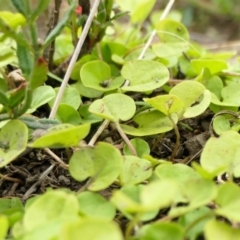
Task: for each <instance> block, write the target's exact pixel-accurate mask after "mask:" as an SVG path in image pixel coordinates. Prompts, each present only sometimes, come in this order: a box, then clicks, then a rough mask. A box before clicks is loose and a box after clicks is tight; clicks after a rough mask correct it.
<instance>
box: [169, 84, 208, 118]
mask: <svg viewBox="0 0 240 240" xmlns="http://www.w3.org/2000/svg"><path fill="white" fill-rule="evenodd" d="M170 94H173V95H176V96H178V97H179V98H180V99H181V100H182V101H183V103H184V108H185V109H186V110H185V112H184V114H183V117H184V118H192V117H196V116H198V115H200V114H201V113H203V112H204V111H205V110H206V109H207V108H208V106H209V104H210V102H211V93H210V92H209V91H208V90H207V89H206V88H205V87H204V86H203V85H202V84H201V83H199V82H195V81H190V80H186V81H183V82H181V83H180V84H178V85H176V86H175V87H173V88H172V89H171V91H170ZM196 103H197V104H196ZM193 104H195V105H194V106H192V105H193Z"/></svg>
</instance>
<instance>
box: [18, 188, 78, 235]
mask: <svg viewBox="0 0 240 240" xmlns="http://www.w3.org/2000/svg"><path fill="white" fill-rule="evenodd" d="M78 211H79V203H78V201H77V198H76V197H75V196H74V195H73V194H70V193H67V192H64V191H60V190H57V191H50V192H47V193H45V194H44V195H42V196H40V197H39V198H38V199H37V200H35V201H34V202H33V203H32V204H31V205H30V206H29V207H28V208H27V210H26V213H25V215H24V218H23V226H24V228H25V230H27V231H31V230H33V229H35V228H38V227H41V226H42V225H43V224H48V223H51V222H53V221H55V220H60V219H63V220H64V219H66V221H67V220H69V219H71V217H75V218H77V217H78Z"/></svg>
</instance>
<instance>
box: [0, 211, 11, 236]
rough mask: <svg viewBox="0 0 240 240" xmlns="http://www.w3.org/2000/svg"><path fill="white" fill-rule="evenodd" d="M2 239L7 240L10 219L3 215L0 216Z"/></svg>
mask: <svg viewBox="0 0 240 240" xmlns="http://www.w3.org/2000/svg"><path fill="white" fill-rule="evenodd" d="M0 226H1V228H0V239H6V238H7V233H8V227H9V224H8V219H7V217H6V216H4V215H1V216H0Z"/></svg>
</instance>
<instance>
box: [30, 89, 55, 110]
mask: <svg viewBox="0 0 240 240" xmlns="http://www.w3.org/2000/svg"><path fill="white" fill-rule="evenodd" d="M55 95H56V92H55V91H54V89H53V88H52V87H50V86H40V87H38V88H36V89H35V90H34V91H33V97H32V102H31V107H30V109H29V110H28V111H27V113H32V112H35V111H36V110H37V109H38V108H39V107H40V106H42V105H44V104H46V103H48V102H49V101H51V100H52V99H53V98H54V97H55Z"/></svg>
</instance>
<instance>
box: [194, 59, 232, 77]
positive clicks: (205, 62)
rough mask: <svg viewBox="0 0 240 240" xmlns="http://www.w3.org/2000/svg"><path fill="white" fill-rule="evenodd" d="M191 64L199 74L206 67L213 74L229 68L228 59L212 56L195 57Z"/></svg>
mask: <svg viewBox="0 0 240 240" xmlns="http://www.w3.org/2000/svg"><path fill="white" fill-rule="evenodd" d="M191 65H192V67H193V69H194V71H195V72H196V73H197V74H200V73H201V72H202V70H203V69H204V68H208V69H209V71H210V72H211V74H212V75H213V74H216V73H219V72H221V71H222V70H223V69H227V68H228V66H227V62H226V61H224V60H221V59H211V58H210V59H207V58H200V59H193V60H192V61H191Z"/></svg>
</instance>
